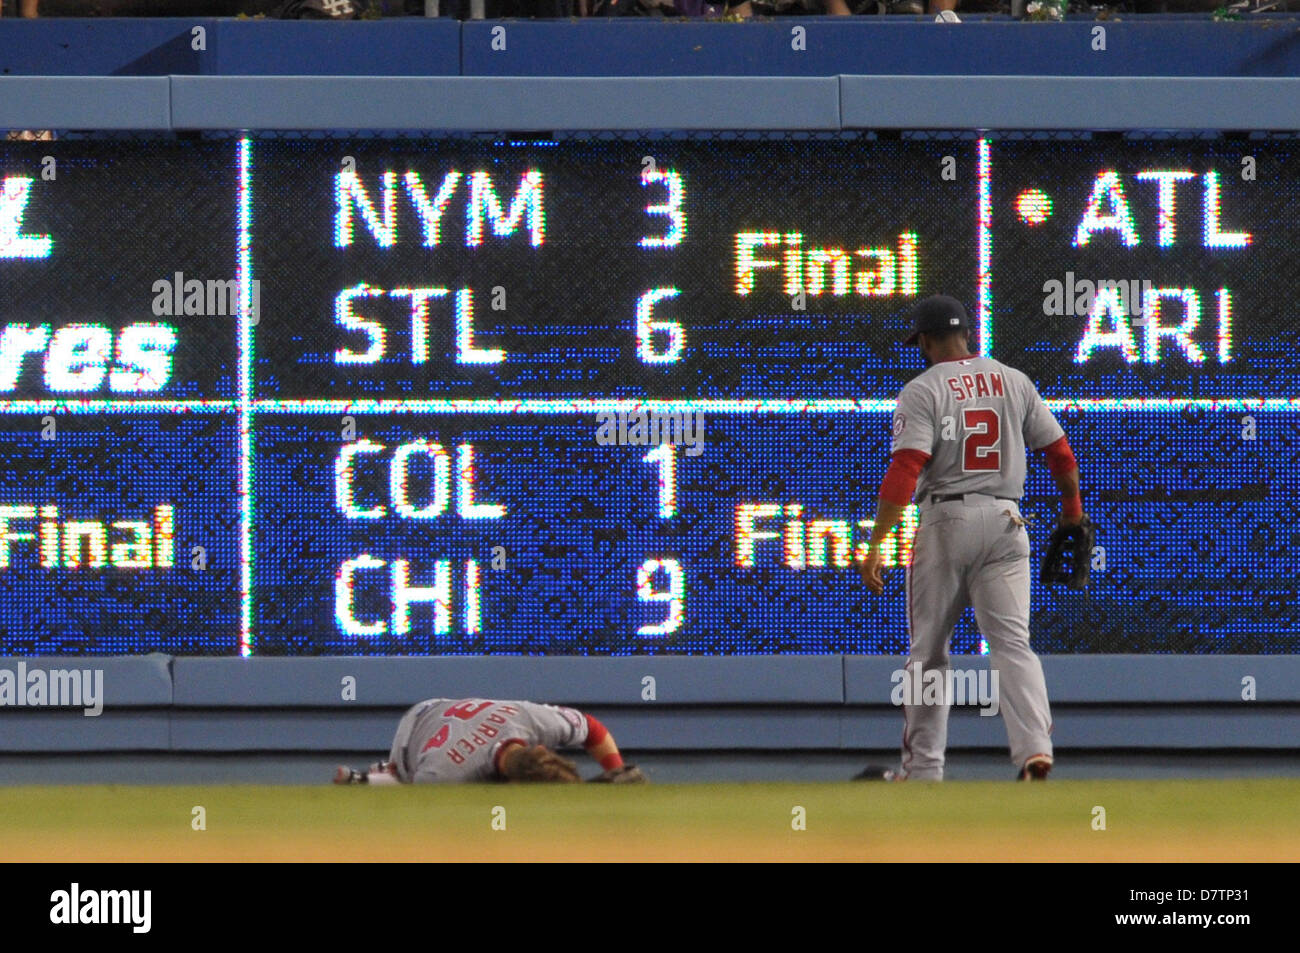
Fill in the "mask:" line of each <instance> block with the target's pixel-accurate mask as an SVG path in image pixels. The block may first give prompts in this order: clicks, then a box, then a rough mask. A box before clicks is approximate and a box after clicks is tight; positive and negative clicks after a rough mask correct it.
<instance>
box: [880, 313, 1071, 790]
mask: <svg viewBox="0 0 1300 953" xmlns="http://www.w3.org/2000/svg"><path fill="white" fill-rule="evenodd" d="M913 319H914V322H915V324H914V328H913V331H912V334H911V335H910V336H909V337H908V338H907V340H906V342H905V343H907V344H915V345H917V346H918V347H920V349H921V351H922V353H923V355H924V357H925V362H926V364H927V365H929V367H928V369H927V370H925V371H924V372H922V373H921V374H919V375H917V376H916V377H915V378H913V379H912V380H911V381H910V382H908V384H907V386H906V387H904V388H903V390H902V393H900V394H899V395H898V405H897V410H896V411H895V413H894V439H893V446H892V448H891V452H892V454H893V456H892V459H891V460H890V464H889V469H888V471H887V472H886V474H885V478H884V480H883V482H882V483H881V487H880V493H879V498H878V500H877V508H876V521H875V526H874V527H873V528H872V532H871V548H870V550H869V551H868V553H867V555H866V557H865V558H864V559H862V560H861V561H860V562H859V565H858V569H859V571H860V572H861V574H862V579H863V581H864V582H865V583H866V584H867V587H868V588H869V589H870V590H871V591H872V592H873V593H875V594H876V595H879V594H880V593H881V592H882V591H883V590H884V580H883V578H882V576H881V561H880V544H881V542H882V541H883V540H884V538H885V536H886V535H887V534H888V533H889V532H890V530H892V529H893V528H894V525H895V524H896V523H897V522H898V520H899V517H901V516H902V514H903V510H904V508H905V507H906V506H907V504H908V503H910V502H911V501H912V499H913V495H915V498H916V502H917V504H918V506H919V508H920V514H921V522H920V526H919V528H918V529H917V531H916V538H915V540H914V542H913V544H912V558H911V561H910V562H909V563H908V566H907V575H906V599H907V627H908V630H909V633H908V634H909V644H910V647H911V648H910V652H909V654H908V659H907V671H908V675H909V677H911V676H912V674H913V669H914V668H915V667H916V666H921V667H922V669H923V673H929V672H934V671H937V672H940V673H942V672H944V671H946V670H947V668H948V644H949V642H950V641H951V639H952V632H953V626H954V625H955V624H956V622H957V620H958V619H959V618H960V617H961V614H962V613H963V612H964V611H965V610H966V607H967V606H974V608H975V621H976V623H977V624H978V626H979V630H980V633H981V634H982V635H983V636H984V638H985V640H987V642H988V646H989V658H990V662H991V665H992V668H993V669H994V671H996V672H997V673H998V675H999V679H998V683H997V684H998V690H999V693H1000V696H1001V697H1000V699H999V701H1000V708H1001V712H1002V718H1003V720H1004V721H1005V722H1006V727H1007V736H1008V740H1009V742H1010V746H1011V759H1012V762H1013V763H1014V764H1015V766H1016V767H1017V768H1018V769H1019V771H1020V778H1021V779H1022V780H1043V779H1045V778H1046V777H1047V773H1048V771H1050V770H1051V767H1052V739H1051V737H1050V736H1051V731H1052V712H1051V709H1050V707H1049V706H1048V701H1047V684H1046V682H1045V681H1044V679H1043V666H1042V664H1041V663H1040V662H1039V660H1038V656H1037V655H1035V654H1034V650H1033V649H1032V648H1030V646H1029V579H1030V573H1029V534H1028V533H1027V532H1026V531H1025V520H1024V518H1023V517H1022V516H1021V514H1020V498H1021V497H1022V496H1023V495H1024V490H1025V449H1026V447H1028V448H1029V449H1030V450H1035V451H1042V452H1043V453H1044V455H1045V457H1046V461H1047V468H1048V470H1049V472H1050V473H1051V475H1052V479H1053V480H1054V481H1055V483H1056V487H1057V489H1058V491H1059V492H1060V494H1061V517H1060V524H1061V527H1062V528H1070V529H1069V530H1068V531H1067V530H1065V529H1061V530H1058V532H1059V533H1062V534H1065V533H1067V532H1068V534H1069V535H1070V536H1071V538H1076V537H1077V542H1076V544H1075V545H1076V546H1077V547H1078V552H1076V553H1075V554H1074V556H1075V561H1076V562H1077V563H1079V566H1080V568H1081V569H1082V570H1083V572H1082V573H1081V574H1076V575H1082V576H1083V577H1084V580H1085V581H1086V566H1087V563H1086V559H1087V558H1088V557H1089V556H1090V546H1089V545H1088V542H1087V541H1088V540H1089V539H1090V538H1091V537H1090V535H1089V533H1090V526H1091V524H1090V523H1089V522H1088V518H1087V517H1086V516H1085V515H1084V512H1083V505H1082V502H1081V500H1080V497H1079V469H1078V466H1077V465H1076V463H1075V459H1074V453H1073V452H1072V451H1071V450H1070V444H1069V442H1068V441H1067V440H1066V439H1065V431H1064V430H1062V429H1061V425H1060V424H1059V423H1058V422H1057V420H1056V418H1055V417H1053V416H1052V412H1051V411H1050V410H1048V409H1047V405H1046V404H1045V403H1043V398H1042V397H1041V396H1039V393H1038V390H1037V388H1036V387H1034V384H1033V382H1032V381H1030V380H1029V378H1028V377H1026V376H1025V375H1024V374H1022V373H1021V372H1020V371H1018V370H1016V369H1015V368H1013V367H1009V366H1007V365H1006V364H1002V363H1000V362H998V361H995V360H993V359H991V358H987V357H979V356H978V355H975V354H972V353H970V350H969V347H968V345H969V343H970V320H969V318H968V316H967V314H966V309H965V308H964V307H963V306H962V304H961V303H960V302H959V301H957V300H956V299H954V298H950V297H948V296H946V295H934V296H932V297H930V298H926V299H925V300H924V301H922V302H921V303H920V304H918V305H917V307H916V309H915V311H914V312H913ZM1076 531H1077V532H1076ZM1056 535H1057V534H1054V539H1055V537H1056ZM1080 561H1082V562H1080ZM948 701H949V699H947V698H944V699H943V700H941V701H940V702H939V703H938V704H904V705H903V757H902V768H901V770H900V771H891V770H886V769H871V768H869V769H868V770H867V771H865V772H863V774H862V775H860V776H859V777H862V778H870V777H877V778H886V779H894V778H912V779H914V780H923V781H941V780H943V765H944V753H945V748H946V747H947V742H948Z"/></svg>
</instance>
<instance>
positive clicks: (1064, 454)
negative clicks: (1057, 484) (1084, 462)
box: [1043, 437, 1078, 477]
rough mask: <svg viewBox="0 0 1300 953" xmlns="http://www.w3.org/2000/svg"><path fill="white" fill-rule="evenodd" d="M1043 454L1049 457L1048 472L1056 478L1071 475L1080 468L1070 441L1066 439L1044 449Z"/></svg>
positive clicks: (1050, 444)
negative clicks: (1071, 472) (1072, 471)
mask: <svg viewBox="0 0 1300 953" xmlns="http://www.w3.org/2000/svg"><path fill="white" fill-rule="evenodd" d="M1043 453H1044V454H1046V455H1047V470H1048V472H1049V473H1051V474H1052V476H1054V477H1055V476H1062V475H1064V474H1066V473H1069V472H1070V471H1071V470H1073V469H1075V468H1076V467H1077V466H1078V463H1077V462H1076V461H1075V459H1074V451H1073V450H1071V449H1070V441H1068V440H1066V439H1065V438H1064V437H1062V438H1061V439H1060V440H1057V441H1056V442H1055V443H1049V444H1048V445H1047V446H1046V447H1043Z"/></svg>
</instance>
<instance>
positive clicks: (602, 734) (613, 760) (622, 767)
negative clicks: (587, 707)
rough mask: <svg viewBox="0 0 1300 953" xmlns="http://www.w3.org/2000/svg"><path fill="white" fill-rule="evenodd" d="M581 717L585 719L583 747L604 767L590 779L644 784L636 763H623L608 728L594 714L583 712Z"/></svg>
mask: <svg viewBox="0 0 1300 953" xmlns="http://www.w3.org/2000/svg"><path fill="white" fill-rule="evenodd" d="M583 717H584V718H586V719H587V740H586V741H585V742H583V748H585V749H586V751H587V754H589V755H591V756H592V758H594V759H595V760H596V761H598V762H599V763H600V766H601V768H603V769H604V770H603V771H602V772H601V774H600V775H599V776H597V777H594V778H592V779H591V780H593V781H602V782H609V783H612V784H644V783H645V781H646V776H645V775H644V774H642V773H641V769H640V768H638V767H637V766H636V765H634V764H625V763H624V761H623V755H622V754H620V753H619V750H618V745H617V744H616V743H615V742H614V736H613V735H612V734H610V732H609V729H608V728H606V727H605V726H604V725H602V724H601V723H600V722H599V721H598V720H597V719H596V717H595V716H594V715H587V714H584V715H583Z"/></svg>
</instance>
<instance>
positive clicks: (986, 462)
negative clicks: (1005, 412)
mask: <svg viewBox="0 0 1300 953" xmlns="http://www.w3.org/2000/svg"><path fill="white" fill-rule="evenodd" d="M961 422H962V426H963V427H964V428H965V430H966V439H965V440H964V441H962V445H961V468H962V472H963V473H980V472H984V471H988V470H1001V469H1002V452H1001V451H1000V450H998V444H1000V443H1001V442H1002V418H1001V416H999V414H998V412H997V411H996V410H990V409H988V408H987V407H972V408H969V409H967V410H963V411H962V413H961Z"/></svg>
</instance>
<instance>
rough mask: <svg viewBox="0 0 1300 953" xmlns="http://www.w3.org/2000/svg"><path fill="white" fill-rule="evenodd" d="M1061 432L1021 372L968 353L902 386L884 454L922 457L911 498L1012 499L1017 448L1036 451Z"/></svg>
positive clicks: (1020, 460) (1019, 486)
mask: <svg viewBox="0 0 1300 953" xmlns="http://www.w3.org/2000/svg"><path fill="white" fill-rule="evenodd" d="M1064 435H1065V431H1063V430H1062V429H1061V425H1060V424H1059V423H1057V421H1056V418H1055V417H1053V416H1052V412H1051V411H1050V410H1048V409H1047V405H1046V404H1044V403H1043V398H1042V397H1041V396H1039V394H1038V388H1036V387H1035V386H1034V384H1033V382H1032V381H1031V380H1030V379H1029V378H1028V377H1026V376H1025V375H1024V374H1023V373H1021V372H1020V371H1018V370H1016V369H1015V368H1014V367H1008V366H1007V365H1005V364H1002V363H1000V362H998V361H995V360H993V359H992V358H989V357H969V358H964V359H962V360H959V361H943V362H941V363H938V364H934V365H932V366H931V367H930V368H928V369H927V370H926V371H925V372H924V373H922V374H920V375H918V376H917V377H915V378H914V379H912V380H911V381H909V382H908V383H907V385H906V386H905V387H904V388H903V390H902V392H901V393H900V394H899V395H898V408H897V410H895V411H894V440H893V445H892V447H891V449H890V452H891V453H897V452H898V451H899V450H921V451H924V452H925V453H928V454H930V462H929V464H928V465H927V466H926V468H925V469H924V470H922V471H921V478H920V479H919V480H918V481H917V493H916V498H917V499H918V500H925V499H926V498H927V497H929V496H930V495H931V494H942V495H947V494H953V493H984V494H987V495H988V496H995V497H1009V498H1011V499H1017V500H1018V499H1020V497H1021V496H1023V495H1024V491H1025V447H1026V446H1028V447H1029V449H1031V450H1041V449H1042V448H1043V447H1046V446H1047V445H1048V444H1051V443H1055V442H1056V441H1057V440H1059V439H1060V438H1061V437H1063V436H1064Z"/></svg>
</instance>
